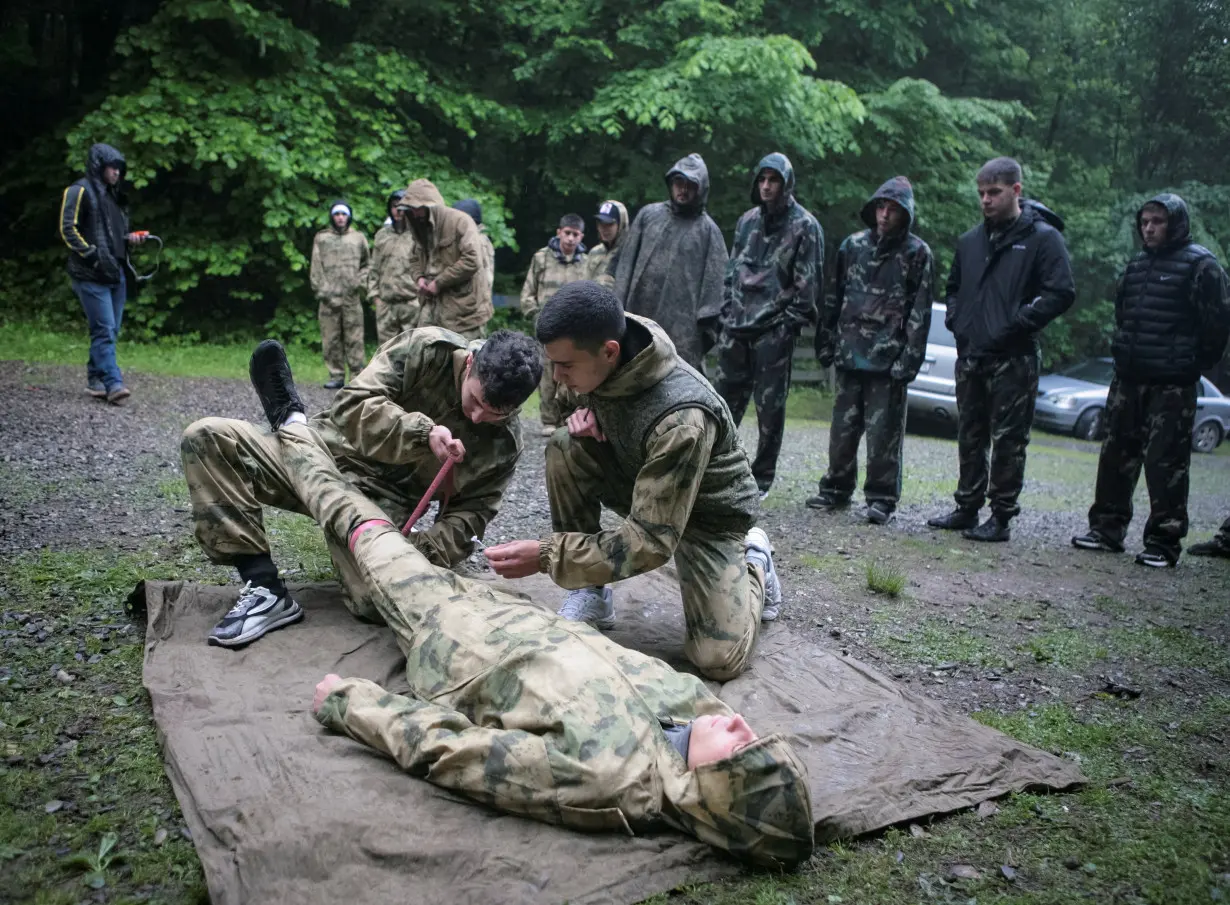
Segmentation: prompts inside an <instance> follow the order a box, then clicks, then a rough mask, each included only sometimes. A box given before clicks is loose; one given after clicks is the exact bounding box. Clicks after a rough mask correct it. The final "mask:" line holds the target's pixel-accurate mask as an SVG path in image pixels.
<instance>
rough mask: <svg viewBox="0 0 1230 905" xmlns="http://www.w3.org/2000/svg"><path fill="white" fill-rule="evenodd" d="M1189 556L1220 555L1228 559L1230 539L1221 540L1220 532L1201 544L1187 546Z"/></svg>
mask: <svg viewBox="0 0 1230 905" xmlns="http://www.w3.org/2000/svg"><path fill="white" fill-rule="evenodd" d="M1187 552H1188V555H1189V556H1220V557H1222V558H1223V559H1230V541H1225V540H1222V536H1221V535H1220V534H1218V535H1216V536H1214V538H1213V539H1212V540H1206V541H1205V542H1204V543H1202V544H1192V545H1191V546H1190V547H1188V548H1187Z"/></svg>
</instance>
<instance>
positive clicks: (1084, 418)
mask: <svg viewBox="0 0 1230 905" xmlns="http://www.w3.org/2000/svg"><path fill="white" fill-rule="evenodd" d="M1104 414H1105V411H1104V410H1103V409H1100V408H1092V409H1089V410H1088V411H1085V412H1081V416H1080V417H1079V418H1077V419H1076V427H1074V428H1072V433H1073V434H1075V435H1076V438H1077V439H1079V440H1101V439H1102V429H1103V425H1104V420H1105V419H1104V418H1103V417H1102V416H1103V415H1104Z"/></svg>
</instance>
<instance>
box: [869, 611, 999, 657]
mask: <svg viewBox="0 0 1230 905" xmlns="http://www.w3.org/2000/svg"><path fill="white" fill-rule="evenodd" d="M871 621H872V625H873V627H874V635H875V641H876V644H877V645H878V646H879V647H881V648H883V649H884V650H886V651H888V652H890V653H892V654H893V655H894V656H895V657H897V658H898V659H899V660H902V661H908V662H912V663H923V664H927V665H930V666H934V665H937V664H940V663H960V664H965V665H970V666H1003V665H1004V664H1005V663H1006V662H1007V660H1006V658H1005V657H1004V655H1003V653H1002V652H1001V651H1000V650H999V649H998V648H997V647H996V646H995V645H994V644H993V643H991V641H990V640H988V639H987V638H986V637H984V636H982V635H979V634H976V633H975V632H974V631H973V630H972V629H971V628H970V627H969V626H966V625H959V624H957V623H955V622H953V621H950V620H948V619H943V618H940V617H935V616H927V617H924V618H921V619H919V618H918V616H917V614H916V612H915V611H914V610H913V609H911V608H909V607H898V608H896V609H884V608H880V609H878V610H876V611H875V612H873V613H872V617H871Z"/></svg>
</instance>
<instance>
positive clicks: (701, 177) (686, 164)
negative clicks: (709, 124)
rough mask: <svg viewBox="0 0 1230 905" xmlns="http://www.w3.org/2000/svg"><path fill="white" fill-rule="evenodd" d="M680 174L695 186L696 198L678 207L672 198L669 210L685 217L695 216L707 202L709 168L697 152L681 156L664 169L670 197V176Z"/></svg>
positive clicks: (702, 211) (700, 212)
mask: <svg viewBox="0 0 1230 905" xmlns="http://www.w3.org/2000/svg"><path fill="white" fill-rule="evenodd" d="M673 176H682V177H683V178H684V179H686V180H688V181H689V182H691V183H692V184H693V185H695V186H696V200H695V201H693V202H692V203H691V204H689V205H687V206H686V207H680V206H679V205H677V204H675V202H674V201H673V200H672V201H671V202H670V205H671V211H673V212H674V213H676V214H681V215H683V216H685V217H695V216H697V215H698V214H702V213H704V210H705V205H707V204H708V203H709V168H708V167H706V166H705V160H704V158H703V157H701V156H700V155H699V154H689V155H688V156H687V157H681V158H680V159H679V160H677V161H676V162H675V165H674V166H673V167H671V168H670V169H669V170H667V171H666V191H667V197H670V187H671V177H673Z"/></svg>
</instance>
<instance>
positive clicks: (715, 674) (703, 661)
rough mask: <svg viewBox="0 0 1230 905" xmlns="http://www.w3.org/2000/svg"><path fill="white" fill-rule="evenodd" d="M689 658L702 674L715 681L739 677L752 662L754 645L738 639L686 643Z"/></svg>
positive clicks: (725, 680) (726, 680)
mask: <svg viewBox="0 0 1230 905" xmlns="http://www.w3.org/2000/svg"><path fill="white" fill-rule="evenodd" d="M686 648H687V649H686V653H687V655H688V659H689V660H691V661H692V665H693V666H695V667H696V668H697V669H698V670H699V671H700V674H701V675H702V676H704V677H705V678H706V679H712V680H713V681H715V682H729V681H730V680H731V679H736V678H738V677H739V676H740V675H741V674H742V673H743V671H744V670H745V669H747V665H748V663H750V662H751V654H752V645H751V644H748V643H746V642H744V641H743V640H738V641H715V640H705V641H700V642H696V643H689V644H687V645H686Z"/></svg>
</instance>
